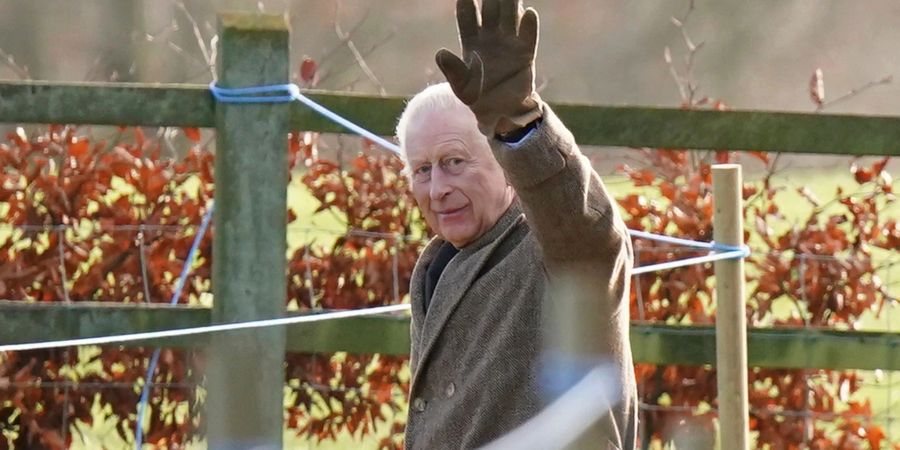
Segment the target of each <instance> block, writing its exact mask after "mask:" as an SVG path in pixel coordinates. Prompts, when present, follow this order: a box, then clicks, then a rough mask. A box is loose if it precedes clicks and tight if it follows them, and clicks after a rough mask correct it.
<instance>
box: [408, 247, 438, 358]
mask: <svg viewBox="0 0 900 450" xmlns="http://www.w3.org/2000/svg"><path fill="white" fill-rule="evenodd" d="M443 244H444V240H443V239H440V238H438V237H435V238H432V239H431V241H429V242H428V244H426V245H425V249H424V250H422V254H421V255H419V260H418V261H416V265H415V267H414V268H413V273H412V277H410V286H409V301H410V303H411V307H412V321H413V323H414V324H416V327H414V328H413V331H414V333H415V335H414V336H412V339H413V345H415V343H416V342H421V335H422V324H424V323H425V274H426V273H427V272H428V266H430V265H431V262H432V261H434V258H435V256H437V253H438V250H440V248H441V245H443Z"/></svg>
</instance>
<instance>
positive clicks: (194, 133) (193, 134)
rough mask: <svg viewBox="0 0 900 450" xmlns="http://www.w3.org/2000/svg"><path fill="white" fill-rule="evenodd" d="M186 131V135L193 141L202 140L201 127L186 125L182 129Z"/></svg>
mask: <svg viewBox="0 0 900 450" xmlns="http://www.w3.org/2000/svg"><path fill="white" fill-rule="evenodd" d="M181 130H182V131H184V137H186V138H188V139H189V140H190V141H191V142H200V129H199V128H195V127H184V128H182V129H181Z"/></svg>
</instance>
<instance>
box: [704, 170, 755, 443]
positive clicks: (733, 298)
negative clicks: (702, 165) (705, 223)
mask: <svg viewBox="0 0 900 450" xmlns="http://www.w3.org/2000/svg"><path fill="white" fill-rule="evenodd" d="M712 176H713V204H714V211H713V240H714V241H715V242H716V243H718V244H723V245H733V246H740V245H743V244H744V226H743V214H744V211H743V198H742V195H741V166H740V165H738V164H720V165H715V166H713V168H712ZM715 272H716V310H717V312H716V370H717V373H718V379H717V384H718V390H719V443H720V444H719V445H720V446H721V448H732V449H747V448H748V446H749V427H748V417H747V318H746V304H745V303H746V299H745V297H744V260H743V259H728V260H723V261H716V262H715Z"/></svg>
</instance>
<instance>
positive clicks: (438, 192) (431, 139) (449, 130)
mask: <svg viewBox="0 0 900 450" xmlns="http://www.w3.org/2000/svg"><path fill="white" fill-rule="evenodd" d="M405 144H406V155H407V163H408V164H409V171H410V180H411V184H412V191H413V196H414V197H415V199H416V203H418V205H419V209H420V210H421V211H422V214H423V215H424V216H425V221H426V222H428V225H429V226H430V227H431V229H432V230H434V232H435V233H437V234H438V236H440V237H441V238H443V239H444V240H446V241H448V242H450V243H451V244H453V246H455V247H456V248H462V247H464V246H466V245H468V244H470V243H471V242H472V241H474V240H475V239H477V238H478V237H480V236H481V235H482V234H484V233H485V232H486V231H487V230H489V229H490V228H491V227H492V226H493V225H494V224H495V223H496V222H497V219H499V218H500V216H501V215H503V213H504V212H505V211H506V209H507V208H508V207H509V205H510V203H511V202H512V198H513V191H512V188H510V187H509V186H507V184H506V178H505V177H504V175H503V170H502V169H501V168H500V165H499V164H497V161H496V160H495V159H494V156H493V155H492V154H491V148H490V146H489V145H488V142H487V139H485V138H484V136H482V135H481V134H480V133H479V132H478V128H477V124H476V122H475V117H474V116H473V115H472V114H471V113H469V112H468V111H466V110H438V111H430V112H425V113H422V114H420V115H419V116H417V117H414V118H413V120H412V122H411V123H410V126H409V127H408V128H407V132H406V140H405Z"/></svg>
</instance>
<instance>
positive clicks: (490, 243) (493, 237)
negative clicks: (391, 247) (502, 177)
mask: <svg viewBox="0 0 900 450" xmlns="http://www.w3.org/2000/svg"><path fill="white" fill-rule="evenodd" d="M522 220H523V214H522V207H521V205H520V204H519V201H518V199H514V200H513V202H512V204H511V205H510V206H509V208H507V210H506V212H504V213H503V215H502V216H500V218H499V219H498V220H497V223H495V224H494V226H493V227H491V228H490V229H489V230H488V231H487V232H486V233H484V234H483V235H482V236H481V237H479V238H478V239H476V240H475V242H472V243H471V244H469V245H467V246H465V247H463V248H461V249H460V250H459V253H458V254H457V255H456V256H454V257H453V259H452V260H450V262H449V263H448V264H447V267H445V268H444V273H443V274H442V275H441V278H440V280H439V281H438V284H437V286H436V287H435V290H434V294H433V295H434V296H435V298H433V299H432V301H431V304H430V306H429V308H428V311H427V314H426V311H425V288H424V287H425V274H426V272H427V271H428V266H429V265H430V264H431V262H432V261H433V260H434V258H435V256H436V255H437V252H438V250H439V249H440V248H441V245H443V244H444V242H446V241H444V240H443V239H440V238H437V237H435V238H434V239H432V240H431V242H429V243H428V245H427V246H426V247H425V250H423V251H422V255H421V256H420V257H419V261H418V263H416V267H415V269H414V270H413V276H412V281H411V286H410V293H411V296H410V301H411V302H412V314H413V320H414V321H415V322H416V324H418V325H417V326H416V330H415V332H416V335H415V336H413V339H414V342H419V343H421V346H420V348H421V349H422V351H421V352H420V354H419V355H417V359H418V363H417V366H418V368H419V370H416V373H415V374H413V384H415V380H416V379H417V378H418V376H417V375H418V374H419V373H421V372H422V370H421V368H422V367H423V365H424V364H425V363H426V361H427V359H428V356H429V354H430V353H431V350H432V348H433V346H434V344H435V342H437V338H438V336H440V334H441V332H442V331H443V329H444V327H445V326H446V324H447V321H448V320H449V319H450V316H451V315H452V313H453V311H454V310H455V309H456V307H457V305H458V304H459V302H460V300H462V298H463V297H464V296H465V294H466V292H468V290H469V288H470V287H471V285H472V283H473V282H475V279H476V277H477V276H478V274H479V273H480V272H481V269H482V267H483V266H484V264H485V263H486V262H487V260H488V258H489V257H490V255H491V253H493V251H494V249H495V248H496V247H497V245H498V244H499V243H500V242H502V241H503V238H504V237H505V236H506V235H507V234H508V233H509V232H510V231H511V230H513V229H514V228H515V225H516V224H518V223H519V222H521V221H522Z"/></svg>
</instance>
